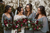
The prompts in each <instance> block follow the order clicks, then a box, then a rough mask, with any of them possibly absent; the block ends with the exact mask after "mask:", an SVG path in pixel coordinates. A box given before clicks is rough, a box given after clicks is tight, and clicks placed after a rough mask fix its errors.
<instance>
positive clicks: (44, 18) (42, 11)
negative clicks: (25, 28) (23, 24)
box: [34, 6, 49, 33]
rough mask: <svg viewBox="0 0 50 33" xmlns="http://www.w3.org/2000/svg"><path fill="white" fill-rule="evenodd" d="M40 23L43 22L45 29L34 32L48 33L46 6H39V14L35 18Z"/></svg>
mask: <svg viewBox="0 0 50 33" xmlns="http://www.w3.org/2000/svg"><path fill="white" fill-rule="evenodd" d="M35 18H36V19H37V20H38V21H42V22H43V28H42V29H41V31H34V33H46V32H47V31H49V28H48V19H47V16H46V12H45V7H44V6H39V8H38V14H37V15H36V17H35Z"/></svg>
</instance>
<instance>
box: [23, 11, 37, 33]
mask: <svg viewBox="0 0 50 33" xmlns="http://www.w3.org/2000/svg"><path fill="white" fill-rule="evenodd" d="M35 16H36V13H34V12H33V13H32V14H30V15H29V16H26V17H27V18H31V19H32V21H33V20H34V19H35ZM24 33H34V30H25V32H24Z"/></svg>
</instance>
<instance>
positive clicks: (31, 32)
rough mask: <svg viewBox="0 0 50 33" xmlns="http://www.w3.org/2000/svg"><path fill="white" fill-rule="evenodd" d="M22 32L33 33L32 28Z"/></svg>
mask: <svg viewBox="0 0 50 33" xmlns="http://www.w3.org/2000/svg"><path fill="white" fill-rule="evenodd" d="M24 33H34V30H25V31H24Z"/></svg>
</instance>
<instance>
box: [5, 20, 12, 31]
mask: <svg viewBox="0 0 50 33" xmlns="http://www.w3.org/2000/svg"><path fill="white" fill-rule="evenodd" d="M4 27H5V30H11V28H12V22H11V21H10V20H7V19H5V20H4Z"/></svg>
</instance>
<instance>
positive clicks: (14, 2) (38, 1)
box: [3, 0, 50, 21]
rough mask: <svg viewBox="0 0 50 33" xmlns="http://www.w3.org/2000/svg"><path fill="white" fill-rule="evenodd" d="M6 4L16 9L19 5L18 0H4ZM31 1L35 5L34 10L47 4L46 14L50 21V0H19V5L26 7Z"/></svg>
mask: <svg viewBox="0 0 50 33" xmlns="http://www.w3.org/2000/svg"><path fill="white" fill-rule="evenodd" d="M3 2H4V3H5V5H11V6H13V7H14V9H16V8H17V7H18V0H3ZM28 3H31V4H32V5H33V11H34V12H37V8H38V7H39V6H40V5H43V6H45V8H46V9H45V10H46V14H47V16H48V19H49V21H50V0H19V5H20V6H22V7H23V8H24V9H25V6H26V4H28Z"/></svg>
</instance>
